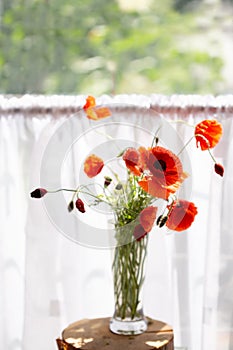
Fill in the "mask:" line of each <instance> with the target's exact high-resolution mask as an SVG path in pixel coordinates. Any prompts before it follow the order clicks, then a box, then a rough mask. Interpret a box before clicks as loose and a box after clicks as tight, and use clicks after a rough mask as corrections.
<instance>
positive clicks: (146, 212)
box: [139, 206, 158, 233]
mask: <svg viewBox="0 0 233 350" xmlns="http://www.w3.org/2000/svg"><path fill="white" fill-rule="evenodd" d="M157 209H158V208H156V207H153V206H149V207H147V208H145V209H143V210H142V211H141V213H140V217H139V220H140V224H141V225H142V227H143V228H144V230H145V231H146V232H147V233H148V232H150V231H151V230H152V227H153V225H154V222H155V219H156V214H157Z"/></svg>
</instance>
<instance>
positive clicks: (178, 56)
mask: <svg viewBox="0 0 233 350" xmlns="http://www.w3.org/2000/svg"><path fill="white" fill-rule="evenodd" d="M179 3H180V5H182V6H183V5H184V4H183V3H184V0H183V1H181V0H180V1H176V3H174V2H172V1H169V0H163V1H162V2H160V1H159V2H158V1H157V0H154V1H151V3H150V6H149V8H148V11H137V10H136V9H135V10H131V11H124V10H122V9H121V7H120V6H119V3H118V2H117V1H105V0H85V1H84V0H66V1H63V0H11V1H9V0H4V1H2V2H1V19H0V27H1V31H0V47H1V50H0V93H10V94H24V93H44V94H52V93H62V94H63V93H64V94H78V93H92V94H96V95H100V94H103V93H107V94H111V93H134V92H135V93H145V94H146V93H165V94H173V93H209V92H210V93H217V92H219V81H220V80H221V69H222V65H223V62H222V59H221V58H220V57H218V56H216V55H214V56H213V55H212V54H210V53H209V52H208V48H207V49H206V50H203V49H197V48H195V47H193V46H192V40H193V37H194V36H197V35H200V38H201V36H202V35H203V34H202V33H199V32H198V28H197V25H196V18H197V13H195V12H194V11H193V8H192V11H184V12H183V11H182V9H181V8H179ZM181 3H182V4H181ZM177 7H178V8H177Z"/></svg>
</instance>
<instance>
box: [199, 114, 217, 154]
mask: <svg viewBox="0 0 233 350" xmlns="http://www.w3.org/2000/svg"><path fill="white" fill-rule="evenodd" d="M222 133H223V130H222V125H221V124H220V123H219V122H218V121H217V120H215V119H211V120H210V119H208V120H203V121H202V122H200V123H199V124H197V125H196V128H195V138H196V144H197V147H198V146H199V145H200V147H201V150H202V151H205V150H207V149H209V148H213V147H214V146H216V145H217V143H218V142H219V140H220V138H221V136H222Z"/></svg>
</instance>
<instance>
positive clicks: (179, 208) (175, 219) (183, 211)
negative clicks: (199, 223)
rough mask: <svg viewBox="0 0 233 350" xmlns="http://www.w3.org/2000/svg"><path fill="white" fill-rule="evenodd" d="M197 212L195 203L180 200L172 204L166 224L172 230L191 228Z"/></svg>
mask: <svg viewBox="0 0 233 350" xmlns="http://www.w3.org/2000/svg"><path fill="white" fill-rule="evenodd" d="M196 214H197V208H196V207H195V205H194V203H192V202H188V201H186V200H178V201H176V202H175V203H174V204H173V205H172V210H171V212H170V214H169V216H168V220H167V222H166V226H167V227H168V228H169V229H170V230H175V231H183V230H186V229H187V228H189V227H190V226H191V224H192V222H193V220H194V218H195V216H196Z"/></svg>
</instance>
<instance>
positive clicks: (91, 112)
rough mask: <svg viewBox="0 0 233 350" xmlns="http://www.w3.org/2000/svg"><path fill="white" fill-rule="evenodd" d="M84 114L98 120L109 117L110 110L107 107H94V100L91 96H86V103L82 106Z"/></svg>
mask: <svg viewBox="0 0 233 350" xmlns="http://www.w3.org/2000/svg"><path fill="white" fill-rule="evenodd" d="M83 109H84V111H85V112H86V116H87V118H88V119H91V120H99V119H103V118H107V117H110V115H111V112H110V110H109V108H107V107H98V108H97V107H96V101H95V98H94V97H93V96H88V97H87V98H86V103H85V105H84V106H83Z"/></svg>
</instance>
